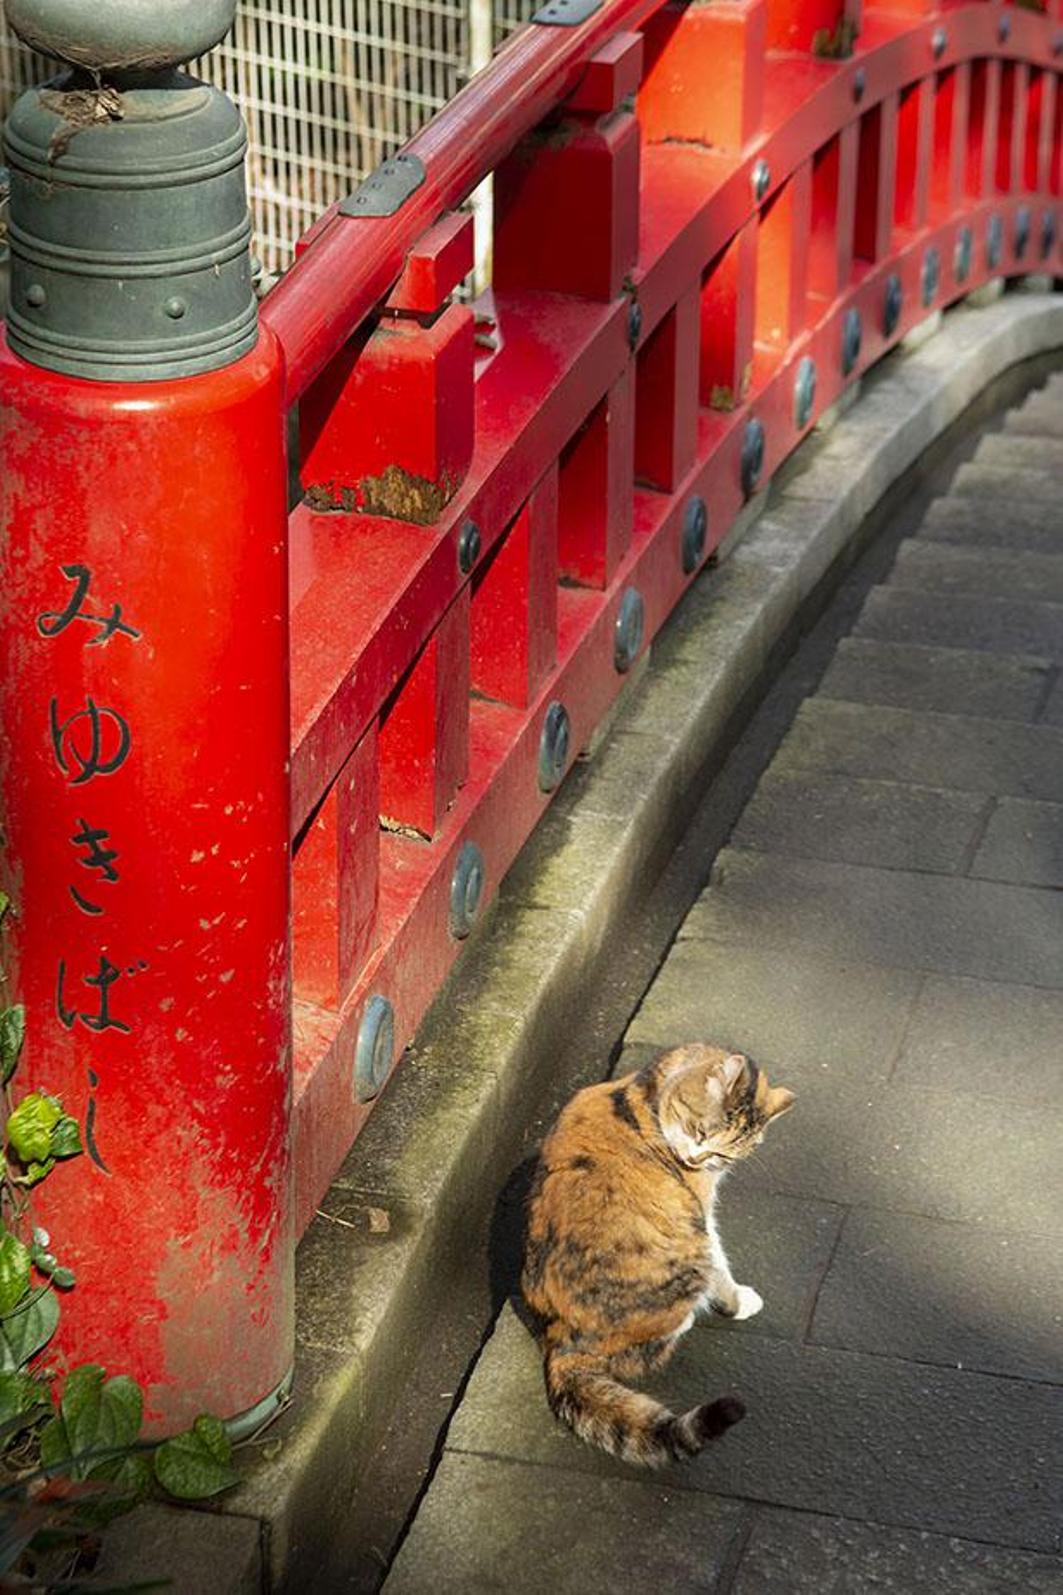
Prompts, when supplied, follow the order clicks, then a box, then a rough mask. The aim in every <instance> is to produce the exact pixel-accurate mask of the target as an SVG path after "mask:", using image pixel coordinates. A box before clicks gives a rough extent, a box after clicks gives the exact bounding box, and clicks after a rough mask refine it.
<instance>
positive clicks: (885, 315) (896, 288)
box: [882, 271, 904, 338]
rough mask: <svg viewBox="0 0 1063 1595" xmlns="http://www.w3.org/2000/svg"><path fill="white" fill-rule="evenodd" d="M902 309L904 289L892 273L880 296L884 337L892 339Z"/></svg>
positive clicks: (896, 276) (895, 274)
mask: <svg viewBox="0 0 1063 1595" xmlns="http://www.w3.org/2000/svg"><path fill="white" fill-rule="evenodd" d="M903 308H904V288H903V287H902V285H901V279H900V278H899V277H898V275H897V273H896V272H895V271H892V272H890V274H889V276H888V277H887V278H886V291H885V293H884V294H883V296H882V331H883V334H884V335H885V337H887V338H892V337H893V334H894V333H895V332H896V331H897V325H898V323H899V321H900V319H901V310H902V309H903Z"/></svg>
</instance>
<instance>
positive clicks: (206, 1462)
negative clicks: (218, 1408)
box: [153, 1413, 240, 1501]
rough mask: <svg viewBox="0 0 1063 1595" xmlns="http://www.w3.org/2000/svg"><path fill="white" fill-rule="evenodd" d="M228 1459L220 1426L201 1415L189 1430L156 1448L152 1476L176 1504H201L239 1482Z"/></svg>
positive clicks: (226, 1442) (227, 1446)
mask: <svg viewBox="0 0 1063 1595" xmlns="http://www.w3.org/2000/svg"><path fill="white" fill-rule="evenodd" d="M231 1458H232V1446H231V1445H230V1443H229V1436H228V1435H227V1434H226V1432H225V1426H224V1424H222V1423H221V1421H220V1420H219V1419H218V1418H214V1417H211V1416H210V1414H209V1413H204V1414H203V1415H202V1416H200V1417H198V1418H197V1419H196V1421H195V1423H194V1424H193V1425H192V1427H191V1429H188V1430H187V1431H186V1432H185V1433H184V1434H175V1435H174V1437H173V1439H172V1440H164V1441H163V1442H162V1444H161V1445H160V1446H159V1447H158V1449H157V1450H156V1452H155V1455H154V1458H153V1461H154V1464H155V1477H156V1478H157V1479H158V1481H159V1483H160V1484H161V1485H162V1487H163V1489H164V1490H166V1491H167V1492H168V1493H169V1494H170V1495H173V1496H176V1497H177V1499H178V1500H179V1501H204V1500H206V1499H207V1498H208V1496H211V1495H218V1494H220V1493H221V1491H222V1490H229V1489H231V1488H232V1486H233V1485H234V1484H238V1483H239V1480H240V1475H239V1474H238V1473H237V1472H236V1471H235V1469H234V1468H233V1467H232V1466H231V1465H230V1463H231Z"/></svg>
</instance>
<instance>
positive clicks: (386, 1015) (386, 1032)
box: [354, 995, 395, 1102]
mask: <svg viewBox="0 0 1063 1595" xmlns="http://www.w3.org/2000/svg"><path fill="white" fill-rule="evenodd" d="M394 1051H395V1010H394V1008H393V1007H392V1006H391V1004H390V1002H389V1001H388V999H387V998H386V997H381V996H379V995H374V996H372V997H370V999H369V1001H368V1002H367V1003H366V1005H365V1009H364V1011H363V1013H362V1022H361V1024H360V1025H359V1027H358V1040H357V1042H356V1043H355V1049H354V1094H355V1097H356V1098H357V1100H358V1101H359V1102H369V1101H371V1100H372V1098H373V1097H375V1096H376V1094H377V1092H378V1091H379V1090H380V1087H381V1086H382V1085H383V1084H384V1081H385V1080H386V1079H387V1077H388V1072H389V1070H390V1068H391V1060H392V1056H393V1054H394Z"/></svg>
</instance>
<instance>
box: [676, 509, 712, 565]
mask: <svg viewBox="0 0 1063 1595" xmlns="http://www.w3.org/2000/svg"><path fill="white" fill-rule="evenodd" d="M708 533H709V509H708V505H707V504H706V503H705V500H704V499H703V498H702V497H701V496H700V494H697V493H696V494H695V495H694V497H693V498H692V499H690V500H689V502H688V503H687V507H686V510H685V512H684V515H683V538H682V557H683V574H684V575H685V576H692V575H693V574H694V572H695V571H696V570H697V568H698V566H699V565H700V564H701V561H702V557H703V556H704V553H705V539H706V537H707V536H708Z"/></svg>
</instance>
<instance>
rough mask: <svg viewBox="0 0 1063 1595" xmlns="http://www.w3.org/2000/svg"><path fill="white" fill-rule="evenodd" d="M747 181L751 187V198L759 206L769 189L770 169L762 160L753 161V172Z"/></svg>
mask: <svg viewBox="0 0 1063 1595" xmlns="http://www.w3.org/2000/svg"><path fill="white" fill-rule="evenodd" d="M749 181H750V183H751V184H752V187H753V198H754V199H755V200H756V202H757V204H758V205H759V204H760V202H761V200H762V199H763V198H764V196H765V195H766V194H767V192H768V189H769V188H770V187H771V167H770V166H769V165H768V163H767V161H766V160H764V159H763V158H762V159H760V160H759V161H754V163H753V170H752V171H751V172H750V174H749Z"/></svg>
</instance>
